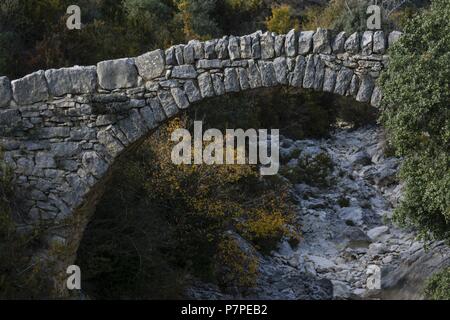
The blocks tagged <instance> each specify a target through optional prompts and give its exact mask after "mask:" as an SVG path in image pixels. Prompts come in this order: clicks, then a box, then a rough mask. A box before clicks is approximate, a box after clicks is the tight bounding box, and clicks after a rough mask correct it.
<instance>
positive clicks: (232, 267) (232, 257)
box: [216, 236, 259, 288]
mask: <svg viewBox="0 0 450 320" xmlns="http://www.w3.org/2000/svg"><path fill="white" fill-rule="evenodd" d="M216 258H217V260H218V264H220V268H221V269H228V270H226V271H225V273H223V272H222V274H221V277H220V279H219V281H220V282H222V285H226V286H239V287H244V288H251V287H253V286H255V285H256V280H257V277H258V267H259V263H258V259H257V258H256V256H254V255H252V254H249V253H248V252H244V251H243V250H242V248H241V247H240V246H239V243H238V240H237V239H235V238H234V237H232V236H227V237H225V238H224V239H223V240H222V241H221V242H220V243H219V246H218V250H217V257H216ZM219 273H221V272H219Z"/></svg>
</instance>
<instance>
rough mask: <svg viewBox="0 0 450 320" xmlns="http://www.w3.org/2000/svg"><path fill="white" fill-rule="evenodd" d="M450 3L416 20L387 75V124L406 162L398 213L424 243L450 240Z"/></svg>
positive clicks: (440, 0) (438, 2) (438, 3)
mask: <svg viewBox="0 0 450 320" xmlns="http://www.w3.org/2000/svg"><path fill="white" fill-rule="evenodd" d="M449 28H450V3H449V2H448V1H445V0H435V1H433V3H432V6H431V8H430V10H428V11H425V12H423V13H422V14H420V15H419V16H417V17H415V18H413V19H411V20H410V21H409V23H408V24H407V25H406V27H405V34H404V35H403V36H402V38H401V39H400V41H399V42H398V43H396V45H395V46H394V47H392V48H391V49H390V64H389V68H388V70H387V71H385V72H384V73H383V74H382V77H381V86H382V91H383V95H384V97H383V108H382V109H383V112H382V117H381V120H382V122H383V124H384V125H385V127H386V129H387V133H388V138H389V142H390V143H391V144H392V146H393V147H394V148H395V150H396V153H397V155H398V156H401V157H404V161H403V164H402V167H401V171H400V178H401V179H402V180H403V181H404V182H405V187H404V191H403V199H402V201H401V203H400V205H399V207H398V208H397V209H396V210H395V218H396V220H397V221H398V222H400V223H402V224H409V225H414V226H416V227H417V228H418V229H419V231H420V236H421V237H422V238H430V237H435V238H441V239H447V240H449V239H450V193H449V190H450V109H449V105H450V90H449V87H450V65H449V63H448V61H450V35H449V33H448V30H449Z"/></svg>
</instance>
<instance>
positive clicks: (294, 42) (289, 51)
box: [285, 29, 298, 57]
mask: <svg viewBox="0 0 450 320" xmlns="http://www.w3.org/2000/svg"><path fill="white" fill-rule="evenodd" d="M297 50H298V37H297V32H296V31H295V29H292V30H291V31H289V32H288V34H287V35H286V40H285V52H286V55H287V56H288V57H295V56H296V55H297Z"/></svg>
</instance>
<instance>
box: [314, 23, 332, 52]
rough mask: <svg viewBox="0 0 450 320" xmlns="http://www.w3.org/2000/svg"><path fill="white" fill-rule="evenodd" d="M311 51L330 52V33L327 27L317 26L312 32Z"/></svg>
mask: <svg viewBox="0 0 450 320" xmlns="http://www.w3.org/2000/svg"><path fill="white" fill-rule="evenodd" d="M313 53H325V54H330V53H331V46H330V33H329V31H328V30H327V29H322V28H318V29H317V31H316V33H314V36H313Z"/></svg>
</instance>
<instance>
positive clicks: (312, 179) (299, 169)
mask: <svg viewBox="0 0 450 320" xmlns="http://www.w3.org/2000/svg"><path fill="white" fill-rule="evenodd" d="M333 167H334V166H333V161H332V159H331V158H330V156H329V155H328V153H326V152H322V153H319V154H317V155H315V156H311V155H308V154H307V155H303V156H301V157H300V158H299V159H298V163H297V165H296V166H295V167H293V168H291V167H285V168H283V170H282V174H283V175H284V176H286V177H287V178H288V179H289V180H290V181H291V182H292V183H295V184H297V183H306V184H310V185H315V186H319V187H327V186H329V183H330V174H331V173H332V171H333Z"/></svg>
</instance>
